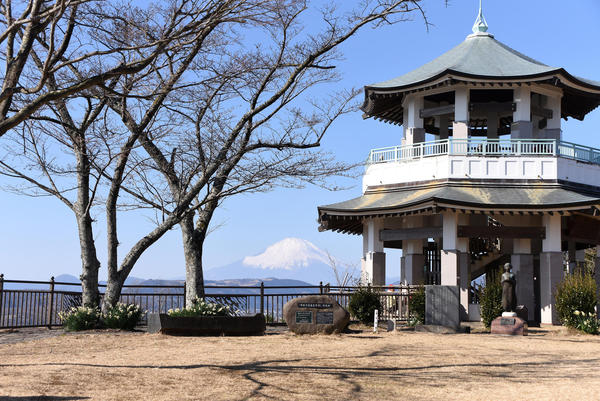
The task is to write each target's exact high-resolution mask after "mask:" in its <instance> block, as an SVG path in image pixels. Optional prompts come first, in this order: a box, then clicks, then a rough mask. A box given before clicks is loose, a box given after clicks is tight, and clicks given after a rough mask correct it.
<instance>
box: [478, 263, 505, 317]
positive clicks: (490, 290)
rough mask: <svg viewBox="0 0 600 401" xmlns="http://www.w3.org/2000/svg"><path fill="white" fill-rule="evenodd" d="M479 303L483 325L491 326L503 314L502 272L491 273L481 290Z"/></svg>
mask: <svg viewBox="0 0 600 401" xmlns="http://www.w3.org/2000/svg"><path fill="white" fill-rule="evenodd" d="M479 305H480V307H481V319H482V320H483V325H484V326H485V327H487V328H489V327H490V326H491V325H492V321H493V320H494V319H495V318H497V317H498V316H501V315H502V312H503V309H502V285H501V284H500V274H498V273H497V272H496V273H494V274H490V280H488V281H487V282H486V284H485V287H483V289H482V290H481V295H480V297H479Z"/></svg>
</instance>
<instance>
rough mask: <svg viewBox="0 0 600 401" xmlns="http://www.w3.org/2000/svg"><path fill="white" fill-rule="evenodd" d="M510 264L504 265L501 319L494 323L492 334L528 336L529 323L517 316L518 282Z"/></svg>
mask: <svg viewBox="0 0 600 401" xmlns="http://www.w3.org/2000/svg"><path fill="white" fill-rule="evenodd" d="M511 270H512V266H511V265H510V263H506V264H505V265H504V273H503V274H502V309H503V310H504V312H502V316H501V317H497V318H496V319H494V320H493V321H492V327H491V332H492V334H504V335H513V336H516V335H521V336H526V335H527V321H525V320H524V319H522V318H520V317H518V316H517V312H516V310H517V295H516V286H517V280H516V278H515V274H514V273H513V272H512V271H511Z"/></svg>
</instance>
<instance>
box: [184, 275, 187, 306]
mask: <svg viewBox="0 0 600 401" xmlns="http://www.w3.org/2000/svg"><path fill="white" fill-rule="evenodd" d="M186 298H187V285H186V282H185V281H184V282H183V309H185V306H186Z"/></svg>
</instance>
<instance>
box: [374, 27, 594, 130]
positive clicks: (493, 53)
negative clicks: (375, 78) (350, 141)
mask: <svg viewBox="0 0 600 401" xmlns="http://www.w3.org/2000/svg"><path fill="white" fill-rule="evenodd" d="M461 78H464V79H466V80H467V81H469V82H473V81H474V82H498V83H528V82H540V83H544V81H545V82H546V83H550V84H551V85H555V86H559V87H562V88H563V89H565V97H563V106H564V107H563V113H562V114H563V115H562V117H574V118H577V119H580V120H582V119H583V117H584V116H585V114H587V113H589V112H590V111H592V110H593V109H594V108H596V107H597V106H598V105H599V104H600V82H596V81H592V80H588V79H584V78H579V77H576V76H573V75H571V74H569V73H568V72H567V71H566V70H565V69H563V68H557V67H551V66H548V65H546V64H543V63H541V62H539V61H537V60H534V59H532V58H530V57H528V56H526V55H524V54H522V53H520V52H518V51H516V50H514V49H512V48H510V47H509V46H507V45H505V44H503V43H501V42H500V41H498V40H496V39H495V38H494V36H493V35H491V34H489V33H487V32H476V33H474V34H471V35H469V36H467V38H466V40H465V41H464V42H462V43H461V44H459V45H458V46H456V47H455V48H453V49H452V50H450V51H448V52H446V53H444V54H443V55H441V56H440V57H438V58H436V59H435V60H433V61H431V62H429V63H427V64H425V65H423V66H421V67H419V68H417V69H416V70H414V71H411V72H409V73H407V74H404V75H401V76H399V77H397V78H394V79H390V80H388V81H384V82H380V83H376V84H373V85H368V86H366V87H365V103H364V104H363V106H362V109H363V111H364V112H365V114H366V116H367V117H372V116H375V117H379V118H382V119H384V120H387V121H389V122H397V123H401V122H402V121H401V118H402V117H401V113H400V114H399V113H398V111H400V110H401V109H398V108H396V113H394V115H393V116H390V115H388V116H382V115H381V114H382V113H380V111H381V110H382V109H385V110H389V100H388V101H387V102H385V103H387V104H385V105H384V104H378V103H382V102H381V101H379V99H378V98H379V97H381V98H382V100H384V99H386V98H388V99H389V97H390V95H394V94H395V95H403V94H405V93H406V92H409V91H411V90H414V89H416V88H422V87H424V86H425V87H426V85H427V84H438V85H439V84H440V82H442V81H444V80H445V79H446V80H447V79H450V80H451V81H452V82H454V81H457V80H458V81H460V80H461ZM445 83H446V84H447V83H448V81H446V82H445ZM449 90H451V89H449ZM378 95H380V96H378ZM398 100H400V101H401V97H400V98H399V99H396V103H397V101H398ZM382 106H383V107H382Z"/></svg>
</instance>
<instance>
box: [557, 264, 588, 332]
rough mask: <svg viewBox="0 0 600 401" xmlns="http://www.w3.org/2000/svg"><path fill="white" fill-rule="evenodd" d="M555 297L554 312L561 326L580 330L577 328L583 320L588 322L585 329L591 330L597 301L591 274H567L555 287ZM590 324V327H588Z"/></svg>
mask: <svg viewBox="0 0 600 401" xmlns="http://www.w3.org/2000/svg"><path fill="white" fill-rule="evenodd" d="M555 296H556V311H557V313H558V318H559V319H560V321H561V322H562V324H564V325H565V326H567V327H571V328H574V329H578V330H581V329H579V327H578V326H581V325H582V324H584V320H585V321H586V322H587V321H588V320H589V321H590V322H589V323H585V327H590V330H591V327H592V326H593V322H592V321H591V319H592V318H594V319H595V317H593V314H594V311H595V309H596V303H597V301H598V300H597V299H596V280H595V279H594V277H593V276H592V275H591V274H582V273H576V274H568V275H567V276H566V277H565V278H564V279H563V281H561V282H560V283H559V284H558V285H557V286H556V290H555ZM584 318H585V319H584ZM590 324H591V325H592V326H589V325H590ZM581 327H584V326H581ZM586 330H588V329H586ZM582 331H584V330H582ZM587 332H588V331H586V333H587Z"/></svg>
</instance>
